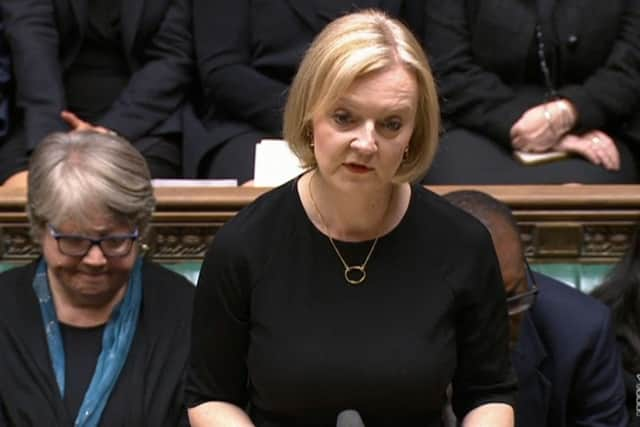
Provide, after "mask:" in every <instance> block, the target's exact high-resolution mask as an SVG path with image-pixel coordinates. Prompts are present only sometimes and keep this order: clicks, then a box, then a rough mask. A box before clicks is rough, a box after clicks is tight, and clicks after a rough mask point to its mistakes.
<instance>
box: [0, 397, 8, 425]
mask: <svg viewBox="0 0 640 427" xmlns="http://www.w3.org/2000/svg"><path fill="white" fill-rule="evenodd" d="M0 399H1V397H0ZM8 426H9V420H7V415H6V414H5V409H4V401H3V400H0V427H8Z"/></svg>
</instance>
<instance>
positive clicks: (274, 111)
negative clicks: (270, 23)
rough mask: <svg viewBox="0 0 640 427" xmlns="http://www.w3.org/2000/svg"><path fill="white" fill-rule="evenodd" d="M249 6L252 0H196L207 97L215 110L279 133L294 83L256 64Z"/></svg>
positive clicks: (197, 46) (199, 51) (196, 29)
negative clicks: (285, 81)
mask: <svg viewBox="0 0 640 427" xmlns="http://www.w3.org/2000/svg"><path fill="white" fill-rule="evenodd" d="M249 8H250V2H249V1H248V0H235V1H211V0H194V37H195V49H196V57H197V58H198V70H199V73H200V79H201V81H202V86H203V90H204V96H205V99H206V102H207V103H208V104H209V105H212V106H213V108H214V109H220V110H222V111H224V112H225V113H227V114H229V115H230V116H231V117H233V118H235V119H238V120H242V121H245V122H247V123H249V124H251V125H253V126H254V127H255V128H257V129H262V130H265V131H267V132H271V133H273V134H274V135H279V134H280V129H281V126H282V110H283V107H284V103H285V100H286V92H287V89H288V85H286V84H283V83H281V82H279V81H277V80H274V79H272V78H270V77H267V76H266V75H264V74H262V73H260V72H258V71H257V70H256V69H255V68H253V67H252V66H251V49H250V40H249V37H250V35H251V24H250V19H249ZM281 25H282V24H281ZM284 25H286V23H285V24H284Z"/></svg>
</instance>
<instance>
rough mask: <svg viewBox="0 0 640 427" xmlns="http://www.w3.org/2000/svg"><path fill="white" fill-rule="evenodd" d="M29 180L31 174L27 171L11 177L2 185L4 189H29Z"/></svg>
mask: <svg viewBox="0 0 640 427" xmlns="http://www.w3.org/2000/svg"><path fill="white" fill-rule="evenodd" d="M28 180H29V173H28V172H27V171H20V172H17V173H15V174H13V175H11V176H10V177H9V178H7V180H6V181H5V182H4V183H3V184H2V187H4V188H27V181H28Z"/></svg>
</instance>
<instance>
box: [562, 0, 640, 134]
mask: <svg viewBox="0 0 640 427" xmlns="http://www.w3.org/2000/svg"><path fill="white" fill-rule="evenodd" d="M625 4H626V6H625V10H624V11H623V13H622V16H621V17H620V20H619V22H617V24H618V27H619V28H617V29H611V31H615V32H616V33H617V35H618V36H617V38H616V40H615V42H614V43H613V45H612V46H611V48H610V54H609V56H608V58H607V59H606V61H605V62H604V63H603V64H602V66H600V67H599V68H597V69H595V70H593V72H592V73H591V74H590V76H589V77H588V78H587V79H586V80H585V81H584V82H583V83H582V84H572V85H567V86H565V87H562V88H560V90H559V91H558V93H559V94H560V95H561V96H563V97H565V98H568V99H569V100H571V102H572V103H573V104H574V105H575V107H576V110H577V111H578V123H577V124H576V126H577V127H578V128H579V129H583V130H591V129H602V128H603V127H605V126H606V125H613V126H617V125H619V122H620V119H622V118H624V117H626V116H629V115H630V114H632V113H634V112H636V111H637V110H638V107H639V106H640V7H639V6H638V2H637V1H633V0H631V1H627V2H625ZM592 37H595V38H597V37H599V36H598V34H597V33H594V35H593V36H592ZM584 42H587V40H584ZM593 42H597V40H596V39H594V40H593Z"/></svg>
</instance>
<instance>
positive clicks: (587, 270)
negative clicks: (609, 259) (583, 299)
mask: <svg viewBox="0 0 640 427" xmlns="http://www.w3.org/2000/svg"><path fill="white" fill-rule="evenodd" d="M611 267H612V265H611V264H572V263H541V264H531V268H532V269H533V270H535V271H537V272H539V273H543V274H546V275H548V276H551V277H555V278H556V279H558V280H560V281H562V282H565V283H567V284H569V285H571V286H573V287H574V288H577V289H579V290H581V291H582V292H585V293H589V292H591V290H592V289H593V288H595V287H596V286H598V285H599V284H600V283H602V282H603V281H604V279H605V277H606V275H607V273H608V272H609V270H611Z"/></svg>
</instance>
